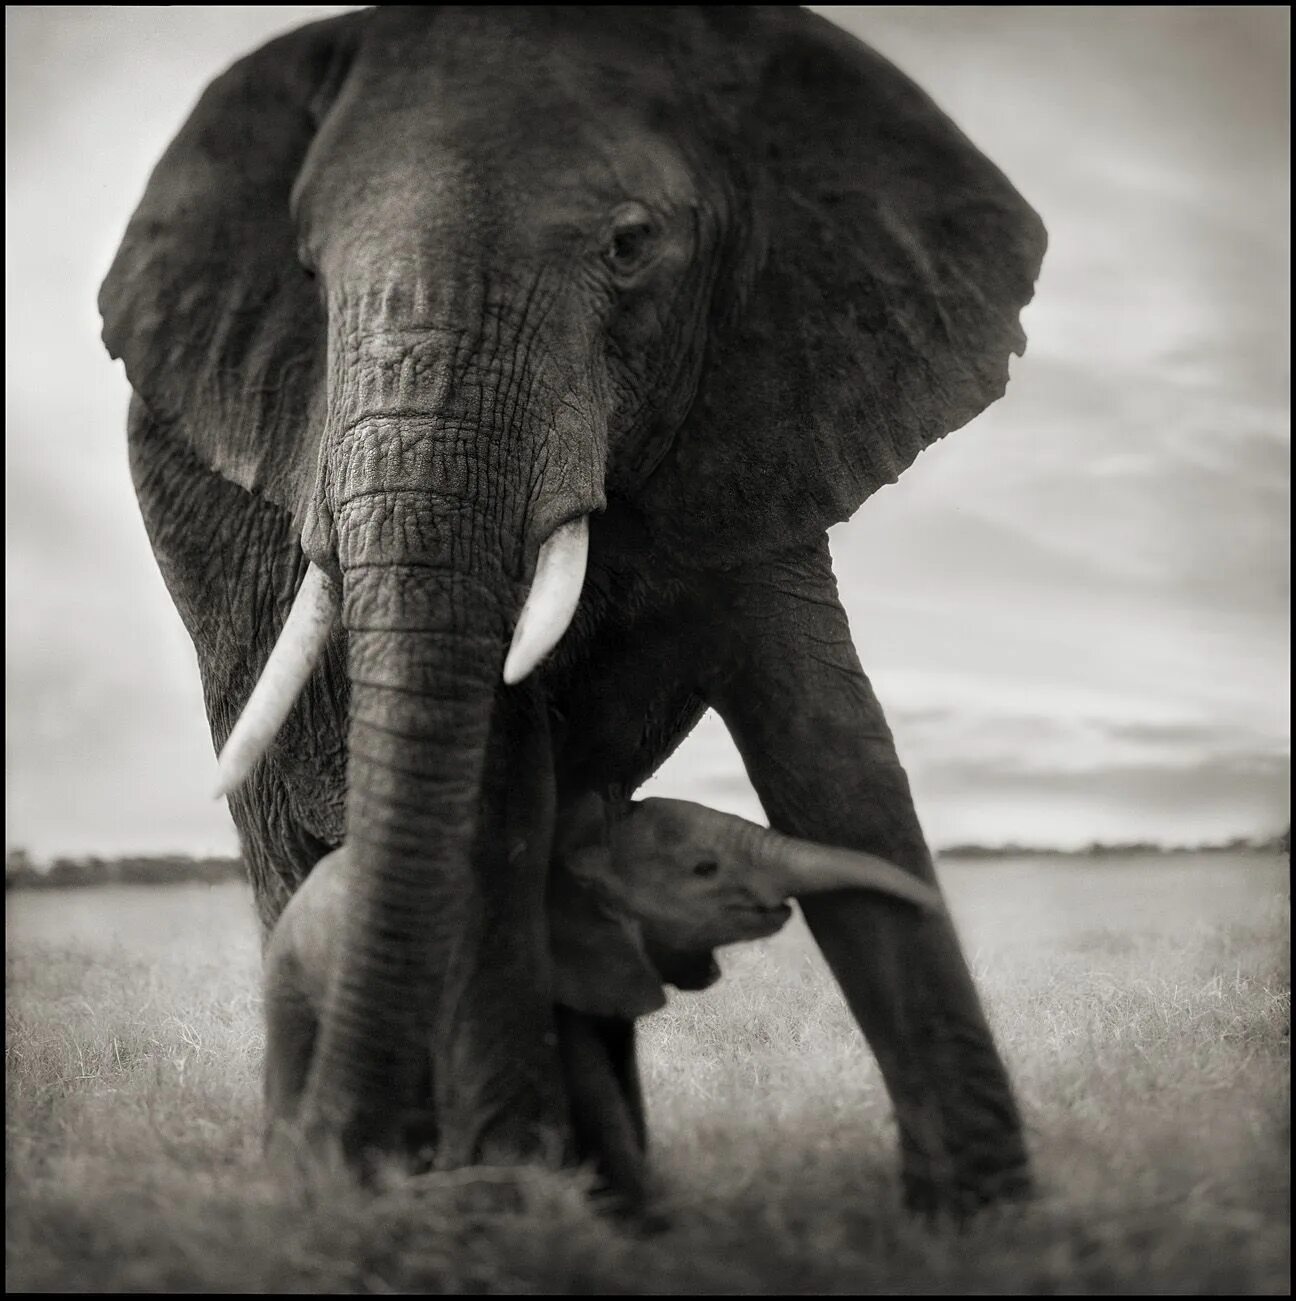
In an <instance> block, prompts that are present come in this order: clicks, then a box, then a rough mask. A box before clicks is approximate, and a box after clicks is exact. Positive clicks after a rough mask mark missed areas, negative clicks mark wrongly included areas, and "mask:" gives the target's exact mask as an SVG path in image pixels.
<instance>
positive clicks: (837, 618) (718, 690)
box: [710, 541, 1030, 1213]
mask: <svg viewBox="0 0 1296 1301" xmlns="http://www.w3.org/2000/svg"><path fill="white" fill-rule="evenodd" d="M713 598H714V599H713V602H712V608H713V609H715V610H716V611H717V613H718V614H720V615H721V620H720V622H719V623H718V624H717V625H716V626H717V627H721V628H723V632H722V633H720V634H718V636H719V639H720V640H719V644H718V647H717V649H718V652H719V654H720V657H721V662H723V663H726V664H727V665H728V667H727V668H726V669H725V671H724V672H723V673H722V674H721V675H720V676H719V677H718V678H717V680H716V682H715V684H714V686H713V688H712V690H711V693H710V694H711V697H712V700H713V703H714V704H715V706H716V708H717V709H718V711H719V712H720V714H721V716H722V717H723V718H724V720H725V723H726V724H727V726H728V727H729V730H730V732H731V733H732V734H733V737H734V740H735V742H736V744H737V746H738V748H739V750H740V752H741V754H742V756H743V761H744V763H745V765H746V767H747V771H748V774H749V775H750V777H751V780H752V783H753V785H754V786H755V788H756V791H757V794H758V795H759V796H760V799H761V802H762V804H763V806H764V808H765V811H766V813H767V815H768V816H769V819H770V823H771V825H772V826H774V827H775V828H776V829H778V830H780V831H783V832H786V833H788V834H791V835H795V836H801V837H805V838H807V839H811V840H816V841H820V842H823V843H827V844H833V845H841V846H844V847H847V848H852V849H859V850H865V851H868V852H871V853H874V854H877V855H880V856H881V857H883V858H887V859H889V860H891V861H892V862H894V863H896V864H898V865H899V866H900V867H902V868H904V869H905V870H907V871H909V872H911V873H913V875H915V876H917V877H919V878H921V879H922V880H924V881H926V882H928V883H929V884H932V885H935V884H936V878H935V872H934V870H933V867H932V861H931V856H930V854H929V852H928V850H927V846H926V843H925V841H924V839H923V835H922V831H921V828H920V827H919V824H918V818H917V815H916V814H915V812H914V806H913V799H912V797H911V795H910V792H909V783H908V779H907V778H906V776H905V773H904V770H903V768H902V767H901V765H900V761H899V759H898V758H897V755H896V750H895V745H894V743H893V741H892V738H891V733H890V731H889V729H888V727H887V724H886V720H885V719H884V717H883V714H882V710H881V707H880V706H879V705H878V702H877V699H876V697H875V696H874V694H873V691H872V688H871V687H870V685H869V682H868V679H867V678H866V677H865V676H864V673H863V671H862V670H861V668H860V665H859V661H858V659H857V657H856V654H855V648H854V645H853V643H852V641H851V636H850V629H849V627H848V624H847V620H846V615H845V613H844V611H843V610H842V608H841V605H840V603H839V601H838V599H837V591H836V583H835V581H834V579H833V575H832V567H831V562H830V560H829V557H828V550H827V543H826V541H825V542H824V543H823V544H822V545H821V546H820V547H818V548H816V549H815V550H814V551H812V552H810V553H808V554H805V555H802V556H799V557H795V558H786V557H785V558H781V560H780V562H779V563H778V564H777V565H770V566H769V567H768V568H767V569H765V570H763V571H761V572H745V573H742V574H738V575H730V576H727V578H726V581H725V583H724V586H723V588H722V589H720V590H718V591H717V592H715V593H713ZM802 909H803V912H804V914H805V918H806V921H807V922H808V923H809V925H810V929H811V931H812V932H813V934H814V937H815V939H816V941H817V942H818V944H819V946H820V948H821V950H822V951H823V954H824V956H825V958H826V959H827V961H828V964H829V966H830V967H831V968H832V971H833V974H834V975H835V976H836V978H837V981H838V983H839V984H840V985H841V988H842V991H843V993H844V994H845V997H846V1001H847V1003H848V1004H849V1006H850V1009H851V1011H852V1013H853V1014H854V1016H855V1019H856V1021H857V1022H858V1023H859V1025H860V1027H861V1029H862V1030H863V1032H864V1034H865V1036H866V1038H867V1039H868V1042H869V1044H870V1046H871V1047H872V1049H873V1051H874V1053H875V1054H876V1056H877V1059H878V1062H879V1064H880V1066H881V1068H882V1073H883V1076H884V1078H885V1080H886V1084H887V1088H888V1090H889V1092H890V1095H891V1098H892V1101H893V1103H894V1106H895V1111H896V1118H897V1121H898V1125H899V1131H900V1145H901V1152H902V1166H903V1182H904V1193H905V1200H906V1202H907V1203H908V1204H909V1205H910V1206H912V1207H914V1208H915V1209H919V1210H924V1211H929V1212H931V1211H936V1210H950V1211H954V1212H955V1213H962V1212H964V1211H967V1210H970V1209H973V1208H974V1207H975V1206H977V1205H979V1204H981V1203H983V1202H988V1201H992V1200H995V1199H998V1198H1002V1197H1011V1196H1015V1195H1020V1194H1023V1193H1024V1192H1026V1191H1027V1190H1028V1189H1029V1185H1030V1181H1029V1173H1028V1162H1027V1154H1026V1150H1025V1146H1024V1142H1023V1138H1022V1132H1021V1121H1020V1119H1019V1116H1018V1111H1017V1106H1016V1103H1015V1101H1014V1098H1013V1093H1012V1088H1011V1085H1010V1083H1009V1080H1008V1076H1007V1073H1006V1071H1005V1069H1004V1066H1003V1064H1002V1062H1001V1061H1000V1058H999V1054H998V1052H997V1050H996V1048H995V1044H994V1040H993V1037H992V1035H991V1032H990V1028H989V1026H988V1025H987V1022H986V1018H985V1015H984V1013H983V1011H982V1008H981V1004H980V1001H979V999H978V997H977V993H976V990H975V988H974V987H973V984H972V979H971V976H970V973H969V971H968V968H967V965H966V962H965V961H964V958H963V954H962V951H961V948H960V946H959V941H958V938H957V936H956V934H955V932H954V928H953V926H952V924H951V922H950V920H949V918H948V916H947V915H943V914H942V915H927V914H923V913H920V912H919V911H918V910H916V909H914V908H911V907H908V906H906V905H905V904H903V903H899V902H896V901H894V900H891V899H886V898H882V897H880V896H876V895H872V894H868V895H866V894H851V893H833V894H827V895H822V896H819V897H818V898H814V899H810V898H807V899H806V900H805V901H804V902H803V904H802Z"/></svg>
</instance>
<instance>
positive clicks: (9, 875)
mask: <svg viewBox="0 0 1296 1301" xmlns="http://www.w3.org/2000/svg"><path fill="white" fill-rule="evenodd" d="M243 879H244V877H243V860H242V859H239V858H226V857H214V858H194V857H192V856H191V855H188V854H153V855H149V856H137V857H131V858H99V857H98V856H96V855H93V854H91V855H88V856H87V857H85V858H56V859H54V860H53V861H52V862H51V863H49V864H48V866H42V865H40V864H37V863H36V862H34V861H33V860H32V858H31V856H30V855H29V854H28V853H27V851H26V850H23V849H11V850H10V851H9V853H8V854H7V855H6V856H5V890H6V891H8V890H50V889H56V888H57V889H66V888H67V887H69V886H80V885H177V884H181V883H183V882H186V881H206V882H208V883H210V884H215V883H216V882H218V881H241V880H243Z"/></svg>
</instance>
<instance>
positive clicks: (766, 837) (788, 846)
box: [752, 827, 941, 911]
mask: <svg viewBox="0 0 1296 1301" xmlns="http://www.w3.org/2000/svg"><path fill="white" fill-rule="evenodd" d="M759 830H760V832H761V835H760V836H759V837H758V838H757V839H756V842H755V845H754V848H753V851H752V860H753V863H754V865H755V867H756V870H757V872H758V873H761V874H763V875H768V876H769V877H770V878H771V880H772V881H774V882H775V883H776V884H775V888H776V889H777V890H779V891H780V892H781V895H782V897H783V898H785V899H786V898H789V897H791V898H798V897H800V896H802V895H811V894H824V893H825V892H827V891H829V890H871V891H873V892H874V893H875V894H888V895H891V896H892V898H895V899H903V900H904V901H905V902H906V903H911V904H914V905H916V906H917V907H919V908H924V909H927V910H928V911H935V910H937V909H938V908H940V907H941V901H940V897H939V896H938V895H937V894H936V892H935V891H934V890H933V889H932V888H931V886H929V885H926V884H925V883H924V882H922V881H920V880H918V879H917V878H916V877H912V876H910V875H909V874H908V873H907V872H904V871H902V870H901V869H900V868H898V867H896V866H895V864H893V863H888V862H887V860H886V859H884V858H878V857H877V855H876V854H866V853H863V852H862V851H859V850H853V849H840V848H838V847H837V846H835V845H820V844H816V843H815V842H813V841H809V840H797V839H796V838H795V837H793V836H784V835H781V834H780V833H779V832H777V831H770V830H768V829H766V828H763V827H762V828H759Z"/></svg>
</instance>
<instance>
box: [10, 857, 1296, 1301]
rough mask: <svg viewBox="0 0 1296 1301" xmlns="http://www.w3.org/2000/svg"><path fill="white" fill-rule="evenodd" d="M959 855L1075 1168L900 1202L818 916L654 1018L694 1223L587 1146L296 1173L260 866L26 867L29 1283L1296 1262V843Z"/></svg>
mask: <svg viewBox="0 0 1296 1301" xmlns="http://www.w3.org/2000/svg"><path fill="white" fill-rule="evenodd" d="M942 879H943V880H944V882H945V885H946V888H947V891H948V893H949V895H950V899H951V904H952V907H953V908H954V910H955V913H956V916H957V917H958V920H959V923H960V927H961V930H962V933H963V935H964V938H965V942H966V944H967V947H968V950H969V954H970V956H971V960H972V963H973V968H974V971H975V972H976V976H977V979H978V983H979V985H980V988H981V989H982V991H983V994H984V997H985V1000H986V1003H987V1005H988V1008H989V1010H990V1014H991V1017H992V1019H993V1021H994V1023H995V1026H996V1029H997V1032H998V1034H999V1037H1000V1043H1001V1045H1002V1047H1003V1050H1004V1052H1005V1054H1006V1056H1007V1058H1008V1060H1009V1064H1010V1067H1011V1070H1012V1072H1013V1076H1014V1078H1015V1080H1016V1082H1017V1086H1018V1090H1019V1094H1020V1098H1021V1102H1022V1106H1023V1110H1024V1113H1025V1115H1026V1118H1027V1122H1028V1125H1029V1130H1030V1136H1031V1145H1032V1149H1033V1151H1034V1153H1035V1157H1036V1162H1037V1169H1038V1175H1039V1179H1040V1183H1041V1186H1042V1194H1041V1196H1040V1197H1039V1198H1038V1199H1037V1200H1036V1201H1035V1202H1034V1203H1033V1204H1031V1205H1029V1206H1027V1207H1024V1208H1018V1209H1014V1210H1012V1211H1005V1212H999V1213H995V1214H991V1215H988V1216H986V1217H985V1218H983V1219H982V1220H980V1221H978V1222H977V1223H976V1224H975V1225H974V1226H973V1227H972V1228H971V1229H969V1230H965V1231H963V1232H962V1233H959V1232H957V1231H955V1230H953V1229H937V1230H932V1229H929V1228H926V1227H923V1226H922V1225H920V1224H917V1223H914V1222H912V1221H911V1220H909V1219H908V1218H906V1217H905V1215H904V1214H903V1213H902V1212H901V1211H900V1210H899V1208H898V1204H897V1203H898V1194H897V1181H896V1174H895V1151H894V1133H893V1126H892V1122H891V1119H890V1114H889V1108H888V1105H887V1102H886V1098H885V1095H884V1093H883V1090H882V1086H881V1081H880V1078H879V1075H878V1072H877V1069H876V1066H875V1065H874V1063H873V1061H872V1059H871V1057H870V1056H869V1054H868V1052H867V1051H866V1049H865V1047H864V1045H863V1042H862V1040H861V1039H860V1037H859V1035H858V1033H857V1032H856V1031H855V1029H854V1027H853V1024H852V1022H851V1021H850V1019H849V1016H848V1014H847V1012H846V1010H845V1008H844V1006H843V1004H842V1002H841V999H840V997H839V996H838V994H837V992H836V988H835V986H834V985H833V984H832V982H831V979H830V977H829V976H828V974H827V972H826V970H825V968H824V966H823V964H822V962H821V961H820V959H819V957H818V955H817V953H816V951H815V949H814V946H813V944H812V943H811V941H810V940H809V938H808V935H807V934H806V932H805V930H804V928H803V927H802V926H801V924H800V922H799V920H796V921H794V922H793V923H792V924H791V925H790V926H789V927H788V928H787V929H786V930H785V931H784V932H783V933H782V934H780V935H778V936H776V937H775V938H774V939H773V940H771V941H768V942H766V943H764V944H761V945H752V946H748V947H746V948H744V949H741V950H730V951H729V952H728V953H727V954H725V955H723V956H722V965H723V966H724V967H725V971H726V978H725V979H724V980H723V981H722V982H721V983H720V984H719V985H717V986H716V987H715V988H714V989H713V990H711V991H709V992H707V993H706V994H703V995H688V994H680V995H677V996H676V997H675V998H674V999H673V1000H672V1002H671V1004H670V1006H669V1007H668V1008H666V1009H665V1010H663V1011H662V1012H660V1013H658V1014H657V1015H656V1016H654V1017H652V1018H650V1019H648V1020H647V1021H646V1022H644V1023H643V1025H642V1032H641V1033H642V1045H643V1049H642V1064H643V1071H644V1075H645V1086H646V1092H647V1096H648V1105H649V1109H650V1122H651V1127H652V1133H653V1140H654V1152H655V1166H656V1169H657V1171H658V1177H659V1181H660V1186H661V1204H662V1208H663V1209H664V1210H665V1211H666V1212H667V1213H668V1214H669V1216H670V1217H671V1220H672V1227H671V1228H670V1229H668V1230H667V1231H665V1232H663V1233H660V1234H658V1235H656V1236H652V1237H635V1236H631V1235H629V1234H626V1233H623V1232H621V1231H619V1230H617V1229H615V1228H614V1227H612V1226H611V1225H610V1224H609V1223H608V1222H606V1221H605V1220H602V1219H600V1218H598V1217H597V1216H595V1215H593V1214H592V1213H591V1212H590V1210H589V1209H588V1207H587V1205H586V1203H585V1201H584V1199H583V1197H582V1193H581V1188H582V1184H581V1178H580V1176H579V1175H557V1174H550V1173H545V1172H541V1171H536V1172H530V1173H525V1172H524V1173H522V1174H520V1175H519V1174H512V1173H506V1172H464V1173H462V1174H460V1175H457V1176H453V1177H449V1176H441V1177H428V1178H424V1179H421V1180H417V1181H410V1182H408V1183H406V1184H404V1185H402V1186H397V1187H393V1188H391V1189H390V1190H389V1191H387V1192H384V1193H383V1194H381V1195H379V1196H358V1195H356V1194H353V1193H351V1192H350V1191H348V1190H346V1189H343V1188H338V1187H330V1186H327V1185H325V1184H324V1183H320V1184H319V1185H317V1186H312V1187H310V1188H300V1187H298V1188H285V1187H282V1186H279V1185H277V1184H276V1182H275V1180H274V1179H273V1178H272V1177H271V1176H270V1175H269V1174H268V1173H267V1171H266V1169H265V1167H264V1166H263V1163H262V1160H261V1151H260V1137H259V1063H260V1051H261V1028H260V1020H259V999H258V985H257V963H258V959H257V942H256V936H255V932H254V928H253V923H252V917H251V909H250V904H249V900H248V896H247V893H246V891H245V890H244V889H243V888H242V887H240V886H235V885H221V886H214V887H212V886H176V887H156V888H146V887H138V888H137V887H114V888H111V889H86V890H70V891H61V890H51V891H43V892H32V893H24V892H17V893H14V894H11V895H9V897H8V899H7V904H8V908H7V919H6V950H7V978H8V980H7V990H8V993H7V1018H6V1049H5V1062H6V1126H7V1128H6V1155H7V1162H6V1167H7V1198H6V1201H7V1207H8V1214H7V1287H8V1289H9V1290H11V1291H20V1290H37V1291H49V1290H60V1291H61V1290H68V1291H104V1292H107V1291H144V1292H152V1291H229V1292H362V1293H364V1292H370V1293H381V1292H405V1291H425V1292H468V1293H485V1294H494V1293H509V1292H512V1293H551V1294H552V1293H575V1294H584V1293H588V1294H596V1293H608V1292H610V1293H617V1294H652V1293H699V1292H700V1293H717V1292H719V1293H780V1292H789V1293H801V1294H808V1293H884V1294H885V1293H891V1294H896V1293H917V1294H929V1295H930V1294H933V1293H935V1294H939V1293H961V1294H967V1293H974V1294H975V1293H996V1292H1007V1293H1016V1294H1042V1295H1049V1294H1063V1293H1069V1294H1076V1293H1081V1294H1103V1293H1134V1294H1156V1293H1160V1294H1166V1293H1171V1294H1180V1295H1183V1294H1220V1293H1229V1292H1233V1293H1243V1294H1250V1295H1261V1294H1274V1295H1278V1294H1283V1293H1285V1292H1288V1291H1289V1287H1290V1283H1289V1242H1290V1235H1289V1228H1288V1224H1289V1150H1290V1122H1289V1090H1290V1071H1289V1056H1288V1054H1289V1046H1290V1039H1289V1024H1290V1023H1289V1015H1290V964H1289V958H1290V947H1289V934H1290V932H1289V894H1288V884H1287V865H1286V861H1285V860H1281V861H1280V860H1278V859H1271V858H1259V857H1255V856H1250V857H1245V858H1238V859H1229V858H1225V857H1223V856H1193V857H1187V856H1186V857H1183V858H1180V859H1155V858H1149V859H1130V860H1124V861H1121V860H1110V859H1108V860H1098V861H1095V862H1093V863H1076V862H1065V863H1064V862H1058V861H1056V860H1055V861H1051V862H1032V861H1030V860H1004V861H997V862H983V863H952V864H949V865H947V866H945V867H944V868H943V869H942ZM503 1194H507V1195H503Z"/></svg>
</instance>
